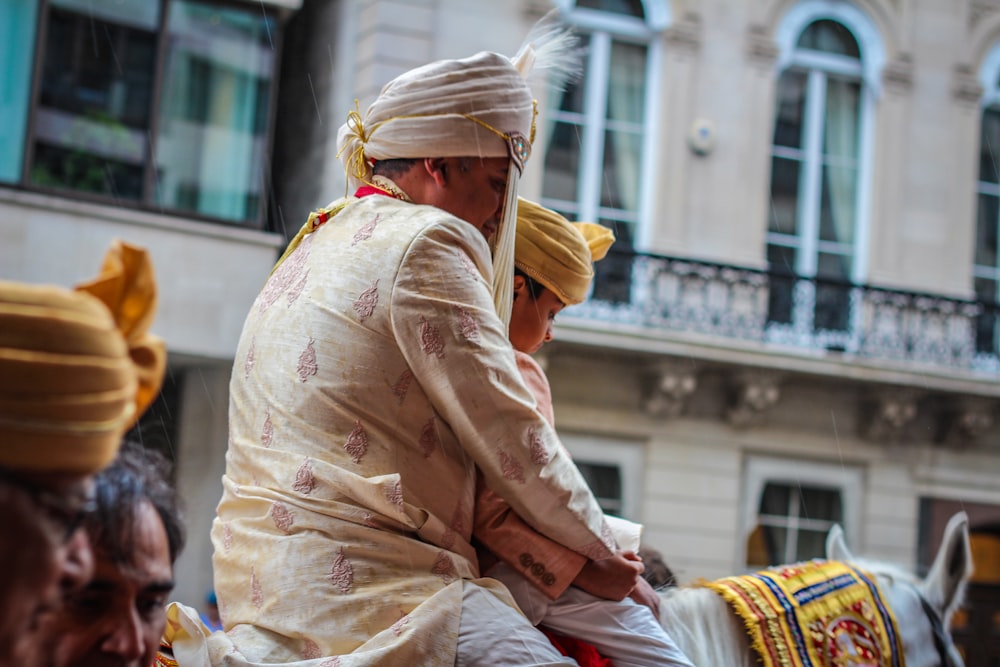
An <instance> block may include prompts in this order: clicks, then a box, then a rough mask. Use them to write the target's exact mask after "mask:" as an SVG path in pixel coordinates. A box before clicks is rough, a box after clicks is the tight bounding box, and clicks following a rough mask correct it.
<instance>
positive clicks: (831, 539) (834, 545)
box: [826, 523, 854, 561]
mask: <svg viewBox="0 0 1000 667" xmlns="http://www.w3.org/2000/svg"><path fill="white" fill-rule="evenodd" d="M826 559H827V560H840V561H845V560H854V555H853V554H852V553H851V551H850V549H848V548H847V541H846V540H845V539H844V529H843V528H841V527H840V524H839V523H835V524H833V528H831V529H830V532H829V533H827V534H826Z"/></svg>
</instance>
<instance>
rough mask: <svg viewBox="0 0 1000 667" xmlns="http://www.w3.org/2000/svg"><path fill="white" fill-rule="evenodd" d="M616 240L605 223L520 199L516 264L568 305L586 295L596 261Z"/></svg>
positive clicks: (515, 253) (582, 298) (515, 251)
mask: <svg viewBox="0 0 1000 667" xmlns="http://www.w3.org/2000/svg"><path fill="white" fill-rule="evenodd" d="M614 242H615V235H614V233H613V232H612V231H611V230H610V229H608V228H607V227H605V226H603V225H598V224H595V223H592V222H570V221H569V220H567V219H566V218H564V217H563V216H561V215H559V214H558V213H556V212H555V211H552V210H550V209H547V208H545V207H544V206H540V205H538V204H536V203H534V202H530V201H528V200H527V199H523V198H522V199H519V200H518V204H517V239H516V241H515V245H514V266H516V267H517V268H519V269H520V270H521V271H523V272H524V273H525V274H526V275H528V276H530V277H531V278H533V279H535V280H537V281H538V282H539V283H541V284H542V285H544V286H545V287H547V288H548V289H550V290H552V291H553V292H554V293H555V294H556V296H558V297H559V300H560V301H562V302H563V303H564V304H566V305H567V306H571V305H573V304H576V303H581V302H582V301H583V300H584V299H586V298H587V291H588V290H589V289H590V283H591V281H593V279H594V266H593V263H594V262H596V261H597V260H599V259H603V258H604V256H605V255H606V254H607V252H608V248H610V247H611V244H612V243H614Z"/></svg>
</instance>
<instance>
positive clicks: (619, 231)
mask: <svg viewBox="0 0 1000 667" xmlns="http://www.w3.org/2000/svg"><path fill="white" fill-rule="evenodd" d="M557 4H558V5H559V6H560V9H561V10H562V14H563V18H564V19H565V20H566V21H567V23H569V24H570V25H572V26H574V28H575V29H576V31H577V33H578V34H579V35H580V37H581V41H582V44H581V46H583V47H585V48H586V54H587V55H586V62H585V65H584V75H583V77H582V78H581V80H580V81H578V82H576V83H572V84H570V85H569V86H568V87H567V88H566V89H565V90H564V91H561V92H560V93H559V95H558V98H557V99H555V100H553V101H552V103H551V104H549V106H548V112H547V113H546V123H547V128H548V135H547V137H548V143H547V145H546V146H545V173H544V176H543V178H542V203H543V204H545V205H546V206H549V207H550V208H553V209H555V210H557V211H559V212H560V213H562V214H563V215H565V216H566V217H568V218H569V219H571V220H588V221H595V222H600V223H602V224H604V225H607V226H609V227H611V228H612V229H614V230H615V234H616V236H617V239H618V240H617V242H616V244H615V248H616V249H620V250H621V249H629V248H631V247H634V244H636V242H637V240H638V238H639V235H638V228H639V227H640V225H641V223H642V219H643V208H644V207H643V194H644V191H645V189H646V188H647V187H648V180H647V179H648V178H649V175H648V170H646V169H643V162H644V160H645V159H646V154H645V153H646V150H647V146H648V145H649V141H648V137H649V133H648V128H649V118H650V116H651V114H650V111H649V109H650V104H651V102H652V101H653V100H655V99H657V98H658V97H657V96H656V95H655V91H654V90H653V87H652V84H651V82H653V81H656V80H657V78H658V77H656V76H655V75H654V74H653V73H652V70H653V69H654V68H655V67H656V66H657V65H656V63H657V62H658V57H657V54H658V49H659V46H658V45H659V42H658V40H656V39H655V37H656V34H657V30H660V29H662V28H663V27H664V26H665V24H666V5H665V3H663V0H655V1H654V0H646V1H645V2H643V1H642V0H578V1H577V2H572V1H566V0H564V1H562V2H558V3H557ZM614 264H615V262H614V261H613V259H612V260H610V261H609V260H606V261H604V262H601V264H599V265H598V266H599V267H601V270H602V271H603V272H605V273H607V272H608V271H611V272H617V271H621V270H622V269H623V268H624V267H615V266H613V265H614ZM609 277H611V276H609ZM615 283H616V281H614V280H611V281H607V280H598V281H597V285H598V286H597V288H596V289H602V286H605V287H611V288H612V289H614V285H615ZM618 284H620V283H618ZM604 296H605V297H611V298H614V295H611V294H609V295H604Z"/></svg>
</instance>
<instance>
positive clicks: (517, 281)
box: [514, 273, 528, 301]
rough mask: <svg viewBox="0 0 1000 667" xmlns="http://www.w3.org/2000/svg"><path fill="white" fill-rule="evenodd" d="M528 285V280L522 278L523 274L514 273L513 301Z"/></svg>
mask: <svg viewBox="0 0 1000 667" xmlns="http://www.w3.org/2000/svg"><path fill="white" fill-rule="evenodd" d="M527 287H528V281H526V280H525V279H524V276H522V275H519V274H516V273H515V274H514V301H517V297H519V296H521V295H522V294H524V290H525V289H526V288H527Z"/></svg>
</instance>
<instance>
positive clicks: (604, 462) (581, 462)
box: [559, 432, 643, 521]
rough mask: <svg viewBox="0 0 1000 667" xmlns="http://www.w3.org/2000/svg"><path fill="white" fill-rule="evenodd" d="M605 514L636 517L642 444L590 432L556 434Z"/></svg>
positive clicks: (639, 495)
mask: <svg viewBox="0 0 1000 667" xmlns="http://www.w3.org/2000/svg"><path fill="white" fill-rule="evenodd" d="M559 437H560V438H561V439H562V442H563V444H564V445H565V446H566V449H568V450H569V452H570V454H572V455H573V461H574V462H575V463H576V467H577V468H579V469H580V472H581V473H582V474H583V478H584V479H585V480H587V484H589V485H590V490H591V491H592V492H593V494H594V497H595V498H597V502H598V503H599V504H600V505H601V508H602V509H603V510H604V511H605V512H607V513H608V514H613V515H614V516H620V517H623V518H625V519H631V520H633V521H637V520H638V519H639V507H640V504H641V501H642V468H643V451H642V445H641V444H639V443H635V442H622V441H620V440H612V439H610V438H603V437H598V436H591V435H582V434H565V433H561V432H560V434H559Z"/></svg>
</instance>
